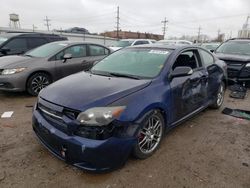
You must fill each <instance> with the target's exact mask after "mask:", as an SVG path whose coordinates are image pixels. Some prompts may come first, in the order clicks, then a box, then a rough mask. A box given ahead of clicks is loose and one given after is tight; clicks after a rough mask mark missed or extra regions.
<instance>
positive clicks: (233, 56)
mask: <svg viewBox="0 0 250 188" xmlns="http://www.w3.org/2000/svg"><path fill="white" fill-rule="evenodd" d="M215 54H216V56H217V57H218V58H219V59H221V60H223V61H225V62H226V64H227V71H228V78H229V80H231V81H234V82H248V83H249V82H250V39H239V38H238V39H230V40H227V41H226V42H224V43H222V44H221V45H220V46H219V47H218V48H217V49H216V50H215Z"/></svg>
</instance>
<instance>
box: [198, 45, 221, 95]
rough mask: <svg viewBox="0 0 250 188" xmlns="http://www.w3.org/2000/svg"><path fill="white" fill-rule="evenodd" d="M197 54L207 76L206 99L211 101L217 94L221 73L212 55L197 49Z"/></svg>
mask: <svg viewBox="0 0 250 188" xmlns="http://www.w3.org/2000/svg"><path fill="white" fill-rule="evenodd" d="M199 53H200V56H201V59H202V62H203V65H204V67H205V69H206V71H207V74H208V97H209V99H213V98H214V97H215V96H216V94H217V92H218V88H219V86H220V82H221V78H222V74H223V71H222V69H221V68H220V67H219V66H218V65H217V64H216V63H215V58H214V57H213V55H212V54H210V53H209V52H207V51H205V50H202V49H199Z"/></svg>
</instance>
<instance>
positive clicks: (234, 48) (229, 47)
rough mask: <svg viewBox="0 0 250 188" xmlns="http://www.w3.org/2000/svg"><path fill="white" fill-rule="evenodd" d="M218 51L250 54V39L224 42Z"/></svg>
mask: <svg viewBox="0 0 250 188" xmlns="http://www.w3.org/2000/svg"><path fill="white" fill-rule="evenodd" d="M216 53H226V54H240V55H250V41H249V42H247V41H229V42H225V43H223V44H222V45H221V46H220V47H219V48H218V49H217V50H216Z"/></svg>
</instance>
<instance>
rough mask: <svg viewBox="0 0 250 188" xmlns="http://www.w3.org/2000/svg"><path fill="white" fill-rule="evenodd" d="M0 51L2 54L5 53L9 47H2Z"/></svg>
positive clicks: (8, 50)
mask: <svg viewBox="0 0 250 188" xmlns="http://www.w3.org/2000/svg"><path fill="white" fill-rule="evenodd" d="M0 51H1V52H2V53H3V54H7V53H8V52H10V49H9V48H5V47H3V48H2V49H0Z"/></svg>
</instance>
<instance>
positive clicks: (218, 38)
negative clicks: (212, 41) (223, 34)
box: [217, 29, 220, 42]
mask: <svg viewBox="0 0 250 188" xmlns="http://www.w3.org/2000/svg"><path fill="white" fill-rule="evenodd" d="M217 32H218V37H217V40H218V42H219V40H220V29H218V31H217Z"/></svg>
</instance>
